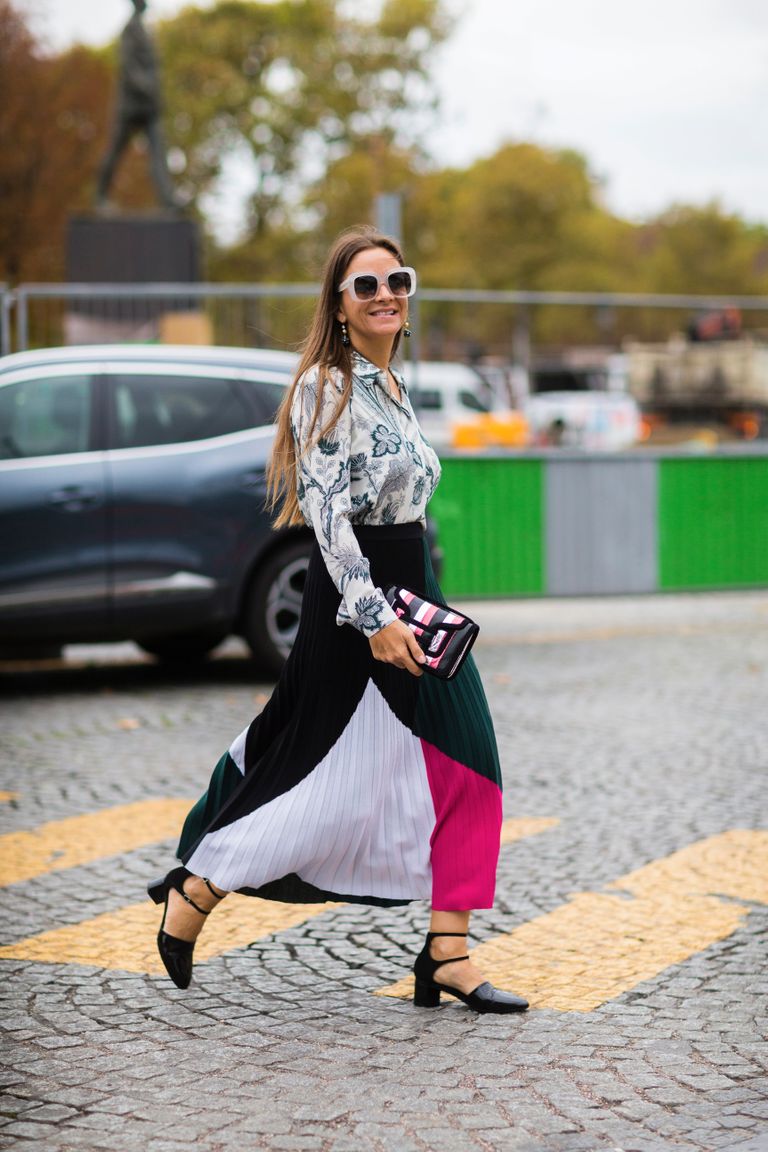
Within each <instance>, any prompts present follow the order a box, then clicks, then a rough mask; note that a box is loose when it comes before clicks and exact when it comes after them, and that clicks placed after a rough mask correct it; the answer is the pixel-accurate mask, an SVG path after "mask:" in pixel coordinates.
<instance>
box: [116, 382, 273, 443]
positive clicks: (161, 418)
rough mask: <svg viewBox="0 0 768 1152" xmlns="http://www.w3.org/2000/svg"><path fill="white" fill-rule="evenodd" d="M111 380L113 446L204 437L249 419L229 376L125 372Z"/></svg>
mask: <svg viewBox="0 0 768 1152" xmlns="http://www.w3.org/2000/svg"><path fill="white" fill-rule="evenodd" d="M112 380H113V385H114V398H115V412H116V417H117V419H116V424H117V428H116V434H115V437H114V442H115V447H117V448H144V447H149V446H151V445H153V444H180V443H183V442H185V441H189V440H205V439H207V438H208V437H211V436H225V435H226V434H227V433H228V432H240V431H241V430H242V429H244V428H252V427H253V424H254V421H253V416H252V415H251V412H250V409H249V407H248V405H247V403H246V401H245V399H244V398H243V396H242V395H241V394H240V392H239V390H238V388H237V385H236V384H235V382H234V381H233V380H224V379H220V378H217V377H200V376H165V375H159V374H158V375H151V374H147V375H135V376H131V375H128V374H127V373H126V374H125V375H116V376H113V377H112Z"/></svg>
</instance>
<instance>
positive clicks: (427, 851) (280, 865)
mask: <svg viewBox="0 0 768 1152" xmlns="http://www.w3.org/2000/svg"><path fill="white" fill-rule="evenodd" d="M355 534H356V536H357V538H358V540H359V541H360V546H361V549H362V551H363V554H364V555H366V556H367V557H368V558H369V560H370V562H371V574H372V577H373V580H374V583H375V584H377V585H379V586H380V587H383V586H386V585H387V584H390V583H395V582H397V583H400V584H404V585H406V586H407V587H411V588H413V589H414V590H415V591H417V592H422V593H425V594H426V595H427V596H429V597H431V598H432V599H434V600H437V601H438V602H440V603H445V601H444V600H443V598H442V596H441V594H440V590H439V588H438V585H437V581H436V580H435V576H434V573H433V570H432V565H431V562H430V558H429V550H428V548H427V546H426V539H425V536H424V533H423V530H422V528H421V526H420V525H418V524H405V525H384V526H376V527H373V526H371V527H361V528H357V529H356V530H355ZM338 604H339V593H338V591H337V590H336V588H335V586H334V584H333V582H332V580H331V578H330V576H329V575H328V572H327V570H326V568H325V565H324V563H323V560H322V557H321V554H320V550H319V548H318V547H317V545H315V547H314V549H313V552H312V555H311V559H310V564H309V570H308V573H307V581H306V586H305V590H304V601H303V606H302V613H301V623H300V626H299V631H298V635H297V637H296V642H295V644H294V647H293V650H292V652H291V655H290V656H289V658H288V660H287V662H286V664H285V666H284V669H283V672H282V674H281V676H280V679H279V681H278V683H277V686H276V687H275V690H274V692H273V694H272V696H271V698H270V700H269V702H268V703H267V705H266V706H265V708H264V710H263V712H262V713H261V714H260V715H259V716H257V717H256V719H255V720H254V721H253V722H252V723H251V724H250V725H249V726H248V728H246V729H245V731H244V732H242V733H241V734H240V735H239V736H238V737H237V739H236V740H235V741H234V743H233V744H232V745H231V747H230V748H229V750H228V751H227V752H226V753H225V754H224V756H222V758H221V760H220V761H219V762H218V764H217V765H216V767H215V769H214V771H213V775H212V777H211V781H210V784H209V787H208V791H207V792H206V793H205V795H204V796H203V797H202V798H201V799H200V801H199V802H198V803H197V804H196V805H195V807H194V808H193V809H192V811H191V812H190V814H189V816H188V817H187V820H186V822H185V824H184V829H183V832H182V836H181V843H180V845H179V853H178V854H179V857H180V858H181V859H182V861H183V862H184V864H185V865H186V866H187V868H189V870H190V871H192V872H194V873H195V874H197V875H199V876H207V877H209V878H210V880H212V882H213V883H214V884H215V885H216V886H217V887H219V888H222V889H225V890H227V891H239V892H244V893H246V894H247V895H253V896H260V897H266V898H267V899H272V900H284V901H288V902H291V903H314V902H318V901H325V900H343V901H352V902H356V903H361V904H382V905H389V904H403V903H407V902H408V901H409V900H429V901H430V902H431V904H432V906H433V907H434V908H436V909H440V910H444V911H457V910H464V909H472V908H489V907H491V905H492V903H493V895H494V887H495V879H496V864H497V859H498V852H499V831H500V826H501V775H500V771H499V760H498V753H497V749H496V740H495V737H494V733H493V726H492V724H491V719H490V715H489V712H488V705H487V703H486V699H485V694H484V692H483V688H482V684H481V682H480V677H479V675H478V672H477V668H476V667H475V664H474V661H473V660H472V658H471V657H470V658H468V659H467V660H466V662H465V663H464V666H463V667H462V669H461V670H460V672H459V673H458V675H457V676H456V677H455V678H454V679H453V680H450V681H441V680H438V679H436V678H435V677H433V676H430V675H428V674H426V673H425V674H424V675H423V676H421V677H416V676H412V675H411V674H410V673H409V672H406V671H404V670H403V669H400V668H396V667H395V666H394V665H392V664H384V663H380V662H377V661H375V660H374V659H373V656H372V654H371V648H370V645H369V643H368V640H367V639H366V637H365V636H363V635H362V634H361V633H360V632H358V631H357V630H356V629H354V628H352V627H350V626H349V625H344V626H342V627H339V626H338V625H337V624H336V612H337V610H338Z"/></svg>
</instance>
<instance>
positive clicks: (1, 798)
mask: <svg viewBox="0 0 768 1152" xmlns="http://www.w3.org/2000/svg"><path fill="white" fill-rule="evenodd" d="M18 795H19V794H18V792H0V804H7V803H8V801H9V800H16V799H17V798H18Z"/></svg>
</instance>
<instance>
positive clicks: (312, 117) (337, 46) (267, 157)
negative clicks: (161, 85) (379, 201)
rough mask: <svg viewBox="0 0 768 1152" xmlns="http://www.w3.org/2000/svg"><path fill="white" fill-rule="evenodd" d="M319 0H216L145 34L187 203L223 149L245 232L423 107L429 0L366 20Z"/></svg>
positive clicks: (206, 181) (432, 36) (290, 205)
mask: <svg viewBox="0 0 768 1152" xmlns="http://www.w3.org/2000/svg"><path fill="white" fill-rule="evenodd" d="M346 13H347V9H345V8H342V6H341V5H340V4H338V3H328V0H277V2H276V3H253V2H250V0H220V2H219V3H218V4H217V5H216V6H215V7H213V8H187V9H184V11H182V12H181V13H180V14H179V15H178V16H176V17H175V18H174V19H172V20H167V21H165V22H163V23H162V24H161V25H160V26H159V28H158V32H157V37H158V42H159V45H160V50H161V56H162V59H163V62H164V75H165V90H166V103H167V112H168V116H167V124H168V129H167V130H168V136H169V140H170V142H171V143H172V144H173V145H175V146H176V147H177V148H179V149H180V150H181V152H182V153H183V155H184V159H185V164H186V168H185V173H184V177H183V181H184V184H185V186H186V192H187V196H188V198H190V199H195V200H198V201H199V199H200V197H201V195H202V194H203V193H205V192H206V191H208V190H210V189H211V187H212V186H213V185H214V184H215V181H216V180H217V178H218V177H219V176H220V173H221V166H222V160H223V158H224V157H225V156H226V155H227V154H233V153H234V154H237V155H239V156H240V157H241V158H243V159H245V158H247V159H248V160H249V161H250V163H251V165H252V172H253V183H254V191H253V196H252V198H251V204H250V220H249V231H250V233H251V235H252V236H254V237H258V238H259V239H261V238H263V237H264V236H265V235H266V234H267V233H268V232H270V231H272V230H280V229H282V228H285V227H286V225H290V224H292V223H293V222H294V219H295V215H296V212H297V209H298V208H299V206H300V204H301V199H302V194H303V191H304V189H305V187H306V186H307V184H308V183H311V182H312V181H313V180H314V179H317V177H318V176H319V175H321V174H323V173H325V171H326V170H327V168H328V166H329V165H332V164H333V163H335V162H337V161H339V160H340V159H342V158H343V157H345V156H349V155H351V154H352V153H354V152H355V150H356V148H357V147H358V145H359V144H360V142H361V141H365V140H368V139H370V138H371V137H376V138H379V139H381V140H382V141H384V142H386V143H388V144H395V143H396V144H398V145H402V144H405V143H410V142H412V140H413V138H414V135H418V129H419V127H420V126H421V125H422V124H423V123H424V117H425V115H426V114H428V112H429V110H430V109H431V108H432V107H433V106H434V94H433V90H432V87H431V84H430V81H429V73H428V62H429V59H430V53H431V50H432V48H433V47H434V46H435V45H436V44H438V43H439V42H440V41H441V40H442V39H443V38H444V37H445V36H446V35H447V32H448V24H447V20H446V17H445V15H444V13H443V6H442V5H441V3H440V2H439V0H410V2H408V3H406V2H405V0H387V2H386V3H384V4H383V5H382V7H381V10H380V12H379V13H378V16H376V17H373V18H370V19H366V18H365V17H362V16H357V15H348V14H346Z"/></svg>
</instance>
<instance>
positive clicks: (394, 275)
mask: <svg viewBox="0 0 768 1152" xmlns="http://www.w3.org/2000/svg"><path fill="white" fill-rule="evenodd" d="M387 284H388V285H389V290H390V292H391V293H392V295H393V296H408V295H410V291H411V274H410V272H390V274H389V276H388V277H387Z"/></svg>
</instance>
